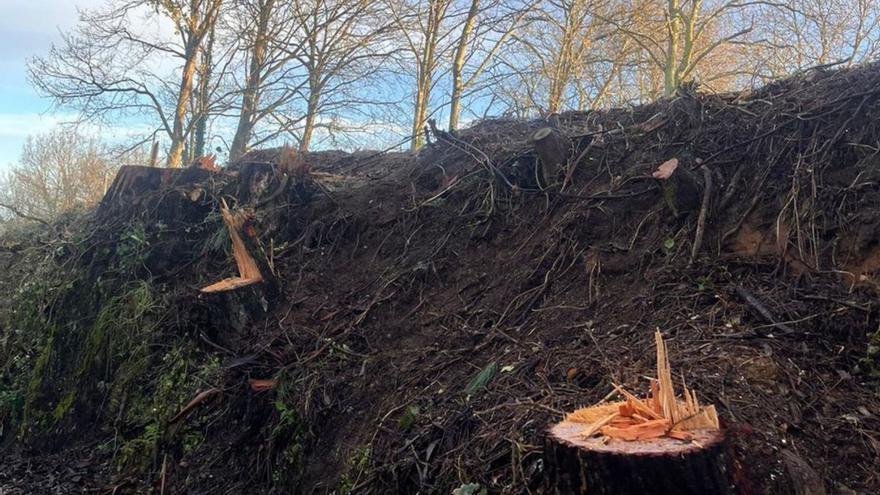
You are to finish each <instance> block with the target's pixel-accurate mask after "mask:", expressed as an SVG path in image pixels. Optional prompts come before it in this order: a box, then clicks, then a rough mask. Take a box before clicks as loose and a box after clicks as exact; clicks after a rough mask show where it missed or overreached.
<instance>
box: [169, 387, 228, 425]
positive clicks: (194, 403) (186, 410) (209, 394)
mask: <svg viewBox="0 0 880 495" xmlns="http://www.w3.org/2000/svg"><path fill="white" fill-rule="evenodd" d="M219 393H220V389H219V388H209V389H208V390H205V391H204V392H200V393H198V394H196V396H195V397H193V399H192V400H191V401H189V404H187V405H185V406H183V409H181V410H180V412H178V413H177V414H175V415H174V417H173V418H171V419H170V420H168V424H172V425H173V424H174V423H177V422H178V421H180V420H182V419H184V418H186V417H187V416H189V414H190V413H191V412H193V410H194V409H195V408H197V407H199V406H200V405H201V404H203V403H205V402H207V401H209V400H210V399H212V398H214V396H216V395H218V394H219Z"/></svg>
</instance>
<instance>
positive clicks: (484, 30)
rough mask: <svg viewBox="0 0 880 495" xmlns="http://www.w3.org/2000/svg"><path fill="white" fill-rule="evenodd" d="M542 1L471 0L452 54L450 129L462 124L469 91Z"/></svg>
mask: <svg viewBox="0 0 880 495" xmlns="http://www.w3.org/2000/svg"><path fill="white" fill-rule="evenodd" d="M540 1H541V0H534V1H529V2H526V3H512V2H504V1H502V0H489V1H488V2H486V1H485V0H470V2H469V3H470V6H469V7H468V9H467V14H466V15H465V18H464V22H462V24H461V31H460V34H459V35H458V40H457V41H456V45H455V51H454V53H453V57H452V68H451V72H452V80H451V86H452V88H451V95H450V99H449V129H450V130H455V129H456V128H458V122H459V118H460V117H461V104H462V98H463V97H464V95H465V92H466V91H467V90H468V89H470V88H472V87H473V86H474V85H475V84H476V83H477V82H478V81H479V79H480V77H481V76H483V74H484V73H485V72H486V69H487V68H488V67H489V66H490V65H491V64H493V63H496V62H497V56H498V54H499V52H500V51H501V50H502V49H503V47H504V46H505V44H507V43H508V42H509V41H510V39H511V37H512V35H513V33H514V31H515V30H517V29H519V28H521V27H522V26H523V25H524V21H525V19H526V17H527V16H529V15H530V14H531V13H532V11H533V10H534V8H535V6H536V5H537V4H538V3H540Z"/></svg>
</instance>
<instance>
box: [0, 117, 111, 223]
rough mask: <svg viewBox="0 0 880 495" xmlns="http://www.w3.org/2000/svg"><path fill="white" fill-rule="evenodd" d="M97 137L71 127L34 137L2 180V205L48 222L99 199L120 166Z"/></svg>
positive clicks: (0, 197)
mask: <svg viewBox="0 0 880 495" xmlns="http://www.w3.org/2000/svg"><path fill="white" fill-rule="evenodd" d="M106 155H107V150H106V148H105V147H104V146H103V145H102V144H101V143H99V142H98V141H97V140H95V139H93V138H90V137H88V136H84V135H82V134H81V133H78V132H76V131H75V130H73V129H69V128H58V129H55V130H53V131H52V132H50V133H48V134H43V135H38V136H32V137H29V138H28V139H27V141H25V144H24V146H23V149H22V154H21V159H20V161H19V162H18V164H16V165H13V166H12V167H11V168H10V169H9V170H8V171H7V172H6V174H5V176H4V177H3V178H2V182H0V207H2V208H3V209H5V210H6V211H7V212H10V213H12V214H14V215H15V216H18V217H21V218H24V219H28V220H36V221H40V222H44V223H45V222H48V221H51V220H52V219H54V218H55V217H56V216H57V215H58V214H59V213H61V212H64V211H69V210H73V209H77V208H82V207H87V206H91V205H93V204H95V203H97V202H98V201H99V200H100V199H101V197H102V196H103V194H104V189H105V188H106V185H107V183H108V181H109V180H110V179H112V177H111V175H110V174H111V173H112V172H113V170H115V168H114V167H112V166H111V165H110V161H109V160H108V159H107V158H106Z"/></svg>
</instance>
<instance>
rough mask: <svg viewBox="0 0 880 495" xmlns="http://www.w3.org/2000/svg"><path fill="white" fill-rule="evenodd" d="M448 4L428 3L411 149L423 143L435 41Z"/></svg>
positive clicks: (439, 0)
mask: <svg viewBox="0 0 880 495" xmlns="http://www.w3.org/2000/svg"><path fill="white" fill-rule="evenodd" d="M448 6H449V3H448V2H447V0H431V1H430V4H429V12H428V22H427V26H426V28H425V40H424V44H423V45H422V50H421V60H419V67H418V76H417V81H416V101H415V108H414V112H413V125H412V136H413V141H412V149H413V150H417V149H419V148H421V147H422V144H424V141H425V136H424V132H423V127H424V126H425V122H426V121H427V120H428V103H429V102H430V98H431V87H432V85H433V82H434V66H435V65H436V60H435V58H436V56H437V55H436V54H437V43H438V42H439V37H440V24H441V23H442V21H443V18H444V16H445V15H446V9H447V7H448Z"/></svg>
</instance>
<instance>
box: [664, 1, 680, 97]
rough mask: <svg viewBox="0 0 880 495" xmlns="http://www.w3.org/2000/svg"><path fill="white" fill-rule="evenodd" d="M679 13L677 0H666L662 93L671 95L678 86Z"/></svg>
mask: <svg viewBox="0 0 880 495" xmlns="http://www.w3.org/2000/svg"><path fill="white" fill-rule="evenodd" d="M680 22H681V13H680V12H679V5H678V0H668V2H667V4H666V23H667V26H666V30H667V33H666V34H667V36H668V38H667V40H666V60H665V62H666V67H664V68H663V69H664V70H663V94H664V95H666V96H671V95H672V94H673V93H675V90H676V89H677V88H678V84H679V81H678V71H677V67H678V64H677V63H676V59H677V58H678V37H679V32H680V31H681V26H680Z"/></svg>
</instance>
